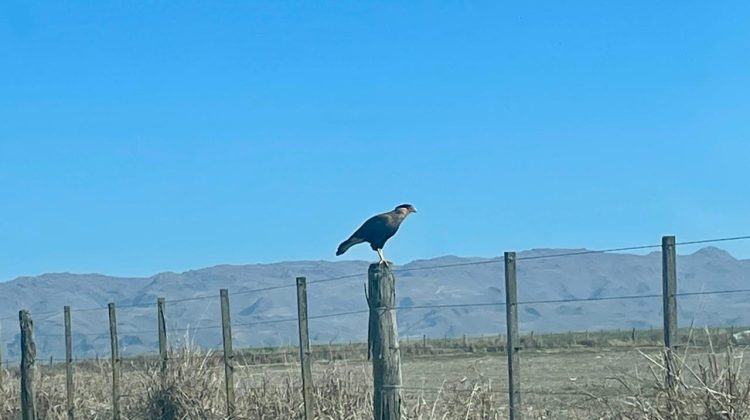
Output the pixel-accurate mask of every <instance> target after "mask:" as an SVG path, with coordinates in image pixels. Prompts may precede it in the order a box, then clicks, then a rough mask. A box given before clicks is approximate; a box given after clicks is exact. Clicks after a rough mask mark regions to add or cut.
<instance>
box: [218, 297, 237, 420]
mask: <svg viewBox="0 0 750 420" xmlns="http://www.w3.org/2000/svg"><path fill="white" fill-rule="evenodd" d="M219 296H220V298H221V333H222V336H223V338H224V377H225V381H224V383H225V385H226V391H227V417H229V418H234V407H235V403H234V401H235V400H234V354H233V353H232V325H231V322H230V319H229V291H228V290H227V289H221V290H220V291H219Z"/></svg>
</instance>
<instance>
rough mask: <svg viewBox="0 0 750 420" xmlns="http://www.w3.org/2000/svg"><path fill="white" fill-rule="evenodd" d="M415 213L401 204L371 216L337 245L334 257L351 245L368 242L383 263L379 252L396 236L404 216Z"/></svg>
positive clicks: (406, 205) (411, 207) (412, 208)
mask: <svg viewBox="0 0 750 420" xmlns="http://www.w3.org/2000/svg"><path fill="white" fill-rule="evenodd" d="M416 211H417V209H415V208H414V206H412V205H411V204H402V205H400V206H398V207H396V208H395V209H393V210H392V211H389V212H385V213H381V214H378V215H375V216H372V217H371V218H369V219H367V221H365V223H363V224H362V226H361V227H360V228H359V229H357V231H356V232H354V233H353V234H352V236H350V237H349V239H347V240H345V241H344V242H342V243H341V245H339V248H338V250H336V255H341V254H343V253H344V252H346V251H347V250H348V249H349V248H351V247H352V246H353V245H356V244H359V243H362V242H368V243H369V244H370V247H371V248H372V249H373V251H377V253H378V255H379V256H380V259H381V261H385V260H384V258H383V256H382V252H381V250H382V249H383V246H385V243H386V241H388V239H390V238H391V237H392V236H393V235H395V234H396V232H397V231H398V228H399V226H401V222H403V221H404V219H405V218H406V216H408V215H409V213H415V212H416Z"/></svg>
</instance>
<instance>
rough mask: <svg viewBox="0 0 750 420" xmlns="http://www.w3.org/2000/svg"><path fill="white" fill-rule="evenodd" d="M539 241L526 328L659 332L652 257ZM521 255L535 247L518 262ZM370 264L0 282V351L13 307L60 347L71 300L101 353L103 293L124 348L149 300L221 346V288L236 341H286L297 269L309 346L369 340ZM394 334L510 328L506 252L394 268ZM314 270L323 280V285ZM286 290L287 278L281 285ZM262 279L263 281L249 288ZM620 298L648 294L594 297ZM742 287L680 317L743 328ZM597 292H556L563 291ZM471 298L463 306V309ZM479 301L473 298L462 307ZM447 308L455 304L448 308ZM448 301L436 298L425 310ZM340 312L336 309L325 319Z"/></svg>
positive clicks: (291, 337)
mask: <svg viewBox="0 0 750 420" xmlns="http://www.w3.org/2000/svg"><path fill="white" fill-rule="evenodd" d="M582 251H585V250H581V249H534V250H529V251H524V252H521V253H519V254H518V257H519V261H518V266H517V270H518V271H517V273H518V274H517V277H518V299H519V302H524V301H540V300H545V301H546V300H554V301H556V302H551V303H530V304H520V305H519V323H520V324H519V328H520V330H521V332H522V333H528V332H531V331H534V332H555V331H568V330H599V329H613V328H639V329H644V328H651V327H655V328H659V326H660V324H661V320H662V312H661V307H662V303H661V299H660V295H661V290H662V286H661V273H662V269H661V253H660V252H652V253H649V254H645V255H635V254H623V253H582V254H580V255H573V256H566V257H550V258H536V257H542V256H549V255H556V254H570V253H578V252H582ZM527 257H535V258H532V259H528V260H526V259H525V258H527ZM368 264H369V263H368V262H365V261H341V262H328V261H291V262H280V263H273V264H249V265H219V266H215V267H209V268H203V269H199V270H190V271H186V272H183V273H172V272H167V273H160V274H156V275H154V276H151V277H147V278H140V277H133V278H122V277H110V276H105V275H101V274H70V273H55V274H44V275H41V276H36V277H20V278H17V279H15V280H11V281H8V282H4V283H0V319H2V321H0V322H1V323H0V326H1V327H2V330H1V331H0V344H1V345H2V347H1V348H2V353H3V356H4V358H5V359H6V360H7V359H12V358H17V357H18V353H19V348H20V334H19V328H18V322H17V317H18V312H17V311H18V310H19V309H21V308H24V309H28V310H29V311H30V312H31V314H32V317H33V319H34V329H35V335H36V343H37V349H38V350H37V352H38V356H39V357H40V358H42V359H44V358H49V357H55V358H61V357H63V355H64V336H63V332H64V330H63V306H64V305H70V306H71V308H72V330H73V344H74V353H75V355H76V357H80V358H83V357H93V356H95V355H102V356H105V355H108V354H109V346H110V342H109V330H108V318H107V317H108V314H107V303H108V302H116V305H117V320H118V336H119V342H120V346H121V351H122V352H123V354H126V355H132V354H140V353H154V352H156V351H157V349H158V341H157V321H156V314H157V310H156V299H157V297H160V296H163V297H165V298H166V323H167V329H168V332H169V335H168V337H169V341H170V344H171V345H173V346H179V345H181V344H184V343H185V342H190V343H193V344H197V345H199V346H203V347H211V348H220V346H221V330H220V329H219V328H217V327H218V326H219V325H220V320H221V318H220V305H219V289H220V288H227V289H229V293H230V306H231V319H232V325H233V334H232V335H233V338H234V346H235V347H244V346H273V345H279V344H292V343H295V342H296V340H297V324H296V321H295V320H296V315H297V308H296V290H295V288H294V286H293V285H294V282H295V277H297V276H305V277H306V278H307V279H308V283H309V285H308V302H309V315H310V316H311V320H310V337H311V340H312V341H313V342H315V343H327V342H346V341H352V340H364V339H366V333H367V313H366V309H367V304H366V302H365V297H364V283H366V281H367V279H366V277H367V274H366V273H367V267H368ZM677 264H678V266H677V268H678V292H683V293H684V292H706V291H723V290H737V289H748V285H750V260H740V259H736V258H734V257H732V256H731V255H730V254H729V253H727V252H725V251H723V250H721V249H718V248H714V247H708V248H703V249H700V250H698V251H696V252H694V253H692V254H689V255H679V256H678V260H677ZM395 270H396V278H397V280H396V281H397V291H396V293H397V296H396V297H397V300H398V306H399V307H400V308H402V309H400V310H399V311H398V328H399V334H400V335H401V336H402V337H405V336H419V337H421V336H422V335H423V334H425V335H427V336H428V337H434V338H440V337H444V336H459V335H462V334H467V335H481V334H483V335H497V334H502V333H503V332H504V331H505V309H504V307H503V306H502V305H492V304H493V303H496V302H504V301H505V295H504V275H503V263H502V258H464V257H456V256H445V257H440V258H434V259H429V260H417V261H413V262H410V263H408V264H405V265H402V266H398V267H396V268H395ZM321 280H322V281H321ZM283 286H290V287H283ZM257 289H266V290H261V291H254V290H257ZM616 296H644V297H640V298H629V299H622V300H596V299H599V298H607V297H616ZM749 298H750V293H742V292H739V293H725V294H696V295H690V296H680V297H679V298H678V316H679V322H680V324H681V325H687V324H690V323H694V324H695V325H750V311H748V308H749V306H748V302H749V300H748V299H749ZM575 299H594V300H591V301H572V302H559V301H561V300H575ZM463 304H468V306H458V305H463ZM474 304H479V306H471V305H474ZM445 305H455V306H451V307H444V306H445ZM434 306H443V307H434ZM339 313H346V314H345V315H340V316H327V315H332V314H339Z"/></svg>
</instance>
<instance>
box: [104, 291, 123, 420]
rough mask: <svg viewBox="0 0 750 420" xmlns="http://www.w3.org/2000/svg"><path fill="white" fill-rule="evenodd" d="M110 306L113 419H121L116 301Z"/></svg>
mask: <svg viewBox="0 0 750 420" xmlns="http://www.w3.org/2000/svg"><path fill="white" fill-rule="evenodd" d="M107 306H108V308H109V338H110V344H111V347H112V353H111V356H112V419H113V420H120V349H119V346H118V343H117V316H116V315H115V304H114V302H112V303H110V304H109V305H107Z"/></svg>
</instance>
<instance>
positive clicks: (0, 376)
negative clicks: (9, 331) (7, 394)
mask: <svg viewBox="0 0 750 420" xmlns="http://www.w3.org/2000/svg"><path fill="white" fill-rule="evenodd" d="M2 335H3V321H0V337H2ZM2 388H3V346H2V344H0V389H2Z"/></svg>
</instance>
